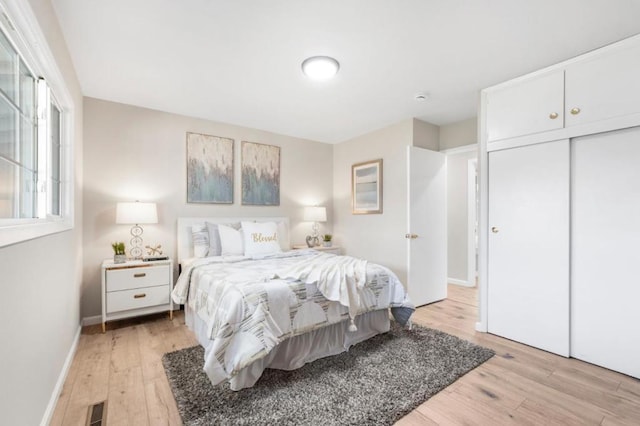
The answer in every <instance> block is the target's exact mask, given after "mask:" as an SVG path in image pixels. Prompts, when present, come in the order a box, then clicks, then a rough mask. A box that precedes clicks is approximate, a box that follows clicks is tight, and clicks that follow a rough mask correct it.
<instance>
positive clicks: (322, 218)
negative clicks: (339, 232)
mask: <svg viewBox="0 0 640 426" xmlns="http://www.w3.org/2000/svg"><path fill="white" fill-rule="evenodd" d="M304 220H305V222H326V221H327V209H326V208H325V207H305V208H304Z"/></svg>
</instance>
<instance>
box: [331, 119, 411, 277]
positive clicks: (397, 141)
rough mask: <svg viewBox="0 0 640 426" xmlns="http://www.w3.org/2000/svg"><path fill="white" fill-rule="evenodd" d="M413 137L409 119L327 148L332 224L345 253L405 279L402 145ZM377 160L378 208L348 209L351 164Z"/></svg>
mask: <svg viewBox="0 0 640 426" xmlns="http://www.w3.org/2000/svg"><path fill="white" fill-rule="evenodd" d="M412 140H413V119H409V120H404V121H401V122H400V123H397V124H394V125H392V126H389V127H386V128H384V129H380V130H377V131H374V132H371V133H368V134H366V135H363V136H359V137H357V138H354V139H351V140H349V141H346V142H343V143H340V144H337V145H335V146H334V151H333V170H334V172H333V196H334V210H333V213H334V222H333V229H334V234H335V237H336V242H337V244H338V245H340V246H342V247H344V249H345V252H346V254H348V255H350V256H355V257H360V258H363V259H367V260H369V261H371V262H376V263H381V264H383V265H385V266H387V267H389V268H391V270H393V271H394V272H395V273H396V274H397V275H398V277H399V278H400V280H401V281H402V282H403V283H405V284H406V277H407V243H406V240H405V238H404V234H405V233H406V227H407V169H406V162H407V161H406V156H407V151H406V147H407V146H409V145H411V143H412ZM378 158H382V159H383V213H382V214H370V215H354V214H351V165H352V164H355V163H360V162H363V161H368V160H376V159H378Z"/></svg>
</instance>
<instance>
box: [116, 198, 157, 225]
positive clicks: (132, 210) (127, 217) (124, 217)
mask: <svg viewBox="0 0 640 426" xmlns="http://www.w3.org/2000/svg"><path fill="white" fill-rule="evenodd" d="M116 223H122V224H139V223H158V209H157V208H156V203H141V202H139V201H136V202H134V203H118V204H117V205H116Z"/></svg>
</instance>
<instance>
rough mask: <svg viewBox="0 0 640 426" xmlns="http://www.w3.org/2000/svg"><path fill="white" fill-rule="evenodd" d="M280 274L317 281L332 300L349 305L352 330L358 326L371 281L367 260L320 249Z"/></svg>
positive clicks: (305, 280)
mask: <svg viewBox="0 0 640 426" xmlns="http://www.w3.org/2000/svg"><path fill="white" fill-rule="evenodd" d="M276 276H277V277H280V278H282V279H294V280H300V281H302V282H303V283H305V284H315V285H316V286H317V287H318V290H319V291H320V293H322V295H323V296H324V297H326V298H327V299H328V300H331V301H334V302H338V303H340V304H341V305H342V306H345V307H347V308H348V309H349V317H350V318H351V325H350V327H349V330H351V331H356V330H357V328H356V326H355V323H354V321H353V320H354V318H355V317H356V315H358V313H359V312H360V311H361V309H362V303H361V300H362V297H361V292H362V290H363V288H364V285H365V283H366V281H367V261H366V260H362V259H356V258H354V257H350V256H334V255H331V254H326V253H320V254H318V255H317V256H314V257H313V258H311V259H310V260H309V261H308V262H304V263H302V262H301V263H298V264H296V265H293V266H291V267H289V268H285V269H283V270H281V271H278V272H277V273H276Z"/></svg>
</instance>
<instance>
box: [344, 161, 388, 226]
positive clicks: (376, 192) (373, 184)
mask: <svg viewBox="0 0 640 426" xmlns="http://www.w3.org/2000/svg"><path fill="white" fill-rule="evenodd" d="M351 213H352V214H375V213H382V159H380V160H374V161H368V162H366V163H359V164H354V165H353V166H351Z"/></svg>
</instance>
